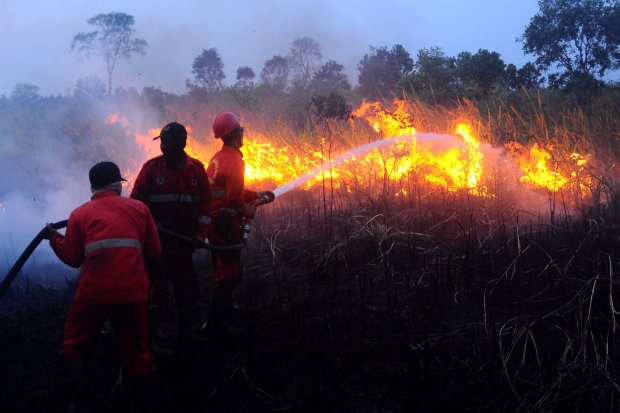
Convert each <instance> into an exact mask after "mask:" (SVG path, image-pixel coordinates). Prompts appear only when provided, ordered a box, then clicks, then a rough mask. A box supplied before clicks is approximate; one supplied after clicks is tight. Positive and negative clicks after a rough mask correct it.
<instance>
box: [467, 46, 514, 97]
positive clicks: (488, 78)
mask: <svg viewBox="0 0 620 413" xmlns="http://www.w3.org/2000/svg"><path fill="white" fill-rule="evenodd" d="M455 65H456V73H457V75H458V77H459V80H460V81H461V84H469V85H473V86H474V87H475V88H476V89H477V90H479V91H480V92H481V93H482V94H483V95H486V94H488V93H489V92H491V90H492V88H493V86H495V85H496V84H498V83H501V82H504V81H505V80H506V64H505V63H504V61H503V60H502V59H501V58H500V55H499V53H497V52H489V51H488V50H486V49H480V50H478V52H477V53H476V54H473V55H472V54H471V53H469V52H461V53H459V54H458V55H457V57H456V61H455Z"/></svg>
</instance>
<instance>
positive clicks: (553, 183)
mask: <svg viewBox="0 0 620 413" xmlns="http://www.w3.org/2000/svg"><path fill="white" fill-rule="evenodd" d="M506 146H507V148H508V149H509V150H510V151H512V152H513V154H514V156H515V160H516V162H517V163H518V165H519V167H520V168H521V170H522V171H523V172H524V175H523V176H521V177H520V178H519V180H520V181H521V182H523V183H526V184H530V185H533V186H535V187H539V188H545V189H547V190H549V191H552V192H557V191H559V190H560V189H562V188H564V187H565V186H566V185H567V184H569V183H571V182H575V181H576V180H577V181H579V182H577V186H578V187H579V188H580V190H581V191H582V192H584V193H586V192H587V191H588V188H589V187H590V185H591V184H592V182H591V178H590V177H589V176H588V175H587V174H586V173H585V167H586V163H587V160H586V158H585V156H584V155H582V154H579V153H576V152H572V153H571V154H570V155H569V159H568V161H567V162H565V165H562V163H561V162H560V160H559V159H560V157H554V156H552V154H551V153H552V152H553V151H554V149H555V148H554V146H553V145H548V147H547V148H546V149H545V148H541V147H540V146H539V145H538V143H534V144H533V145H532V146H531V147H530V149H529V150H527V149H526V148H524V147H523V145H520V144H518V143H516V142H511V143H509V144H507V145H506Z"/></svg>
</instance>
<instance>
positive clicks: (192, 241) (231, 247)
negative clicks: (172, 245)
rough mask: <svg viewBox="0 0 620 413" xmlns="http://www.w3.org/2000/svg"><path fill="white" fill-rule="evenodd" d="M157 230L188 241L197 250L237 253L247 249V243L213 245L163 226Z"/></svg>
mask: <svg viewBox="0 0 620 413" xmlns="http://www.w3.org/2000/svg"><path fill="white" fill-rule="evenodd" d="M157 230H158V231H159V232H160V233H162V234H166V235H169V236H171V237H174V238H177V239H180V240H182V241H186V242H188V243H190V244H194V245H195V246H196V247H197V248H201V249H206V250H209V251H235V250H240V249H243V248H245V246H246V244H247V242H245V240H244V242H242V243H239V244H232V245H213V244H209V243H207V242H201V241H199V240H198V239H196V238H192V237H188V236H186V235H182V234H179V233H178V232H174V231H170V230H169V229H166V228H164V227H162V226H161V225H158V226H157Z"/></svg>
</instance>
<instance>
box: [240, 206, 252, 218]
mask: <svg viewBox="0 0 620 413" xmlns="http://www.w3.org/2000/svg"><path fill="white" fill-rule="evenodd" d="M239 212H240V213H241V215H242V216H244V217H246V218H254V215H256V207H255V206H254V205H252V204H243V206H242V207H241V210H240V211H239Z"/></svg>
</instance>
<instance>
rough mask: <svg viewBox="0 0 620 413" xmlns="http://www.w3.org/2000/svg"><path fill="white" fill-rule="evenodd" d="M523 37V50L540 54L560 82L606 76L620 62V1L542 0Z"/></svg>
mask: <svg viewBox="0 0 620 413" xmlns="http://www.w3.org/2000/svg"><path fill="white" fill-rule="evenodd" d="M538 4H539V11H538V13H537V14H536V15H535V16H534V17H532V19H531V20H530V23H529V25H528V26H527V27H526V29H525V33H524V34H523V36H522V37H521V38H520V39H519V40H520V41H521V42H522V43H523V51H524V52H525V53H527V54H532V55H534V56H536V64H537V65H538V66H539V67H540V68H541V69H543V70H547V69H551V68H557V69H558V70H559V72H558V73H555V74H553V76H552V77H551V79H554V80H555V81H556V82H557V83H558V84H559V85H562V84H565V83H566V82H568V81H569V80H571V79H573V80H574V79H578V78H583V79H586V78H590V77H592V76H594V75H596V76H600V77H602V76H604V74H605V73H606V72H607V71H608V70H609V69H611V68H614V67H618V64H619V63H620V49H619V46H620V35H619V34H620V2H618V1H609V0H540V1H539V2H538Z"/></svg>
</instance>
